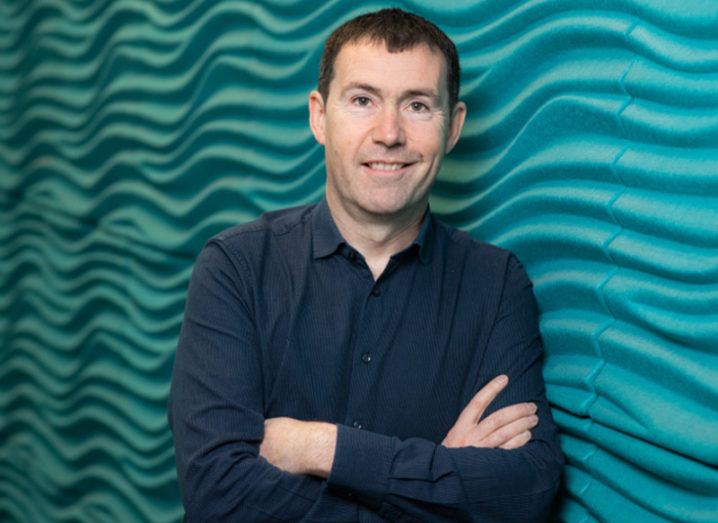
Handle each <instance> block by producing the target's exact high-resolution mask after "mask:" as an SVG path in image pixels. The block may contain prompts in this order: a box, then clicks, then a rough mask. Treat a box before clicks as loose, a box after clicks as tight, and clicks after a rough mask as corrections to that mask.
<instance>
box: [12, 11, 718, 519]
mask: <svg viewBox="0 0 718 523" xmlns="http://www.w3.org/2000/svg"><path fill="white" fill-rule="evenodd" d="M355 5H356V4H355V3H354V2H348V1H333V2H327V3H323V4H322V3H318V2H309V1H306V0H304V1H302V0H297V1H293V2H290V1H286V0H274V1H265V2H261V3H255V2H246V1H217V2H206V1H201V0H195V1H177V2H140V1H126V0H125V1H123V0H118V1H97V2H58V1H51V0H47V1H40V0H37V1H32V0H24V1H23V0H14V1H12V0H11V1H7V2H3V3H2V4H0V520H2V521H18V522H20V521H22V522H50V521H53V522H69V521H85V522H111V521H112V522H116V521H122V522H127V521H147V522H169V521H178V520H179V519H180V517H181V509H180V506H179V498H178V490H177V485H176V478H175V471H174V459H173V450H172V441H171V437H170V433H169V431H168V428H167V425H166V421H165V402H166V396H167V391H168V383H169V378H170V371H171V362H172V358H173V351H174V346H175V341H176V338H177V335H178V331H179V327H180V322H181V319H182V311H183V306H184V298H185V291H186V285H187V280H188V277H189V274H190V270H191V266H192V263H193V260H194V257H195V255H196V254H197V253H198V251H199V249H200V248H201V245H202V243H203V242H204V240H205V239H206V238H208V237H209V236H210V235H211V234H213V233H215V232H217V231H218V230H220V229H222V228H224V227H226V226H229V225H232V224H235V223H236V222H240V221H246V220H249V219H251V218H254V217H256V216H257V215H258V214H259V213H260V212H261V211H264V210H268V209H274V208H277V207H283V206H287V205H293V204H299V203H304V202H308V201H315V200H317V199H318V198H319V197H320V195H321V192H322V183H323V166H322V151H321V150H320V148H319V147H318V146H317V145H315V144H314V142H313V140H312V138H311V135H310V133H309V131H308V128H307V125H306V96H307V93H308V91H309V90H310V89H311V88H312V87H313V85H314V81H315V77H316V72H317V64H318V59H319V54H320V48H321V42H322V40H323V39H324V38H325V37H326V35H327V34H328V32H329V30H330V27H332V26H334V25H335V23H336V22H338V21H339V20H343V19H346V18H348V17H350V16H352V15H355V14H357V13H359V12H360V11H365V10H369V9H371V8H374V7H379V6H381V4H380V3H374V2H369V3H362V4H361V8H355V7H353V6H355ZM401 5H404V6H405V7H408V8H410V9H412V10H414V11H416V12H418V13H420V14H423V15H425V16H427V17H429V18H431V19H432V20H434V21H436V22H437V23H438V24H439V25H441V26H442V27H443V28H444V29H445V30H446V31H447V32H448V33H449V34H450V35H451V36H452V37H453V38H454V39H455V41H456V43H457V45H458V47H459V50H460V52H461V55H462V63H463V68H464V73H465V76H464V82H463V98H464V99H465V100H466V101H467V103H468V106H469V108H470V118H469V120H468V123H467V125H466V128H465V134H464V137H463V139H462V141H461V142H460V145H459V146H458V149H457V150H456V151H455V153H453V154H452V156H451V157H450V158H449V159H448V160H447V161H446V164H445V168H444V170H443V172H442V175H441V177H440V180H439V181H438V182H437V184H436V188H435V189H436V190H435V194H434V197H433V200H432V205H433V208H434V210H435V211H436V212H438V213H439V214H440V215H442V216H443V218H444V219H445V220H446V221H448V222H450V223H452V224H455V225H458V226H461V227H464V228H466V229H468V230H469V231H470V232H471V233H472V234H473V235H475V236H476V237H478V238H482V239H485V240H488V241H492V242H495V243H498V244H500V245H503V246H506V247H508V248H511V249H513V250H514V251H515V252H516V253H518V254H519V256H520V258H521V259H522V260H523V261H524V263H525V265H526V267H527V269H528V271H529V273H530V275H531V276H532V278H533V280H534V282H535V289H536V295H537V298H538V301H539V304H540V307H541V311H542V318H541V328H542V332H543V335H544V338H545V343H546V354H547V358H546V361H545V375H546V380H547V384H548V394H549V398H550V400H551V401H552V403H553V405H554V407H555V410H554V413H555V417H556V421H557V422H558V423H559V425H560V426H561V428H562V430H563V436H562V446H563V449H564V451H565V453H566V455H567V458H568V466H567V469H566V474H565V486H564V491H563V493H562V501H561V503H560V505H559V506H558V508H557V510H556V515H557V517H558V518H559V519H561V520H563V521H569V522H588V521H615V522H623V521H695V522H715V521H718V501H716V500H717V499H718V498H717V496H718V472H717V470H718V421H717V420H718V348H717V347H718V232H717V231H718V3H716V2H714V1H711V0H705V1H701V0H687V1H683V2H669V1H667V0H650V1H648V0H643V1H641V0H634V1H629V0H613V1H612V0H602V1H591V2H589V1H582V0H571V1H569V0H555V1H551V0H546V1H529V2H519V1H505V0H491V1H471V2H470V1H466V0H462V1H454V2H451V3H450V6H449V7H447V5H446V4H445V3H444V2H439V1H438V0H434V1H416V2H404V3H402V4H401Z"/></svg>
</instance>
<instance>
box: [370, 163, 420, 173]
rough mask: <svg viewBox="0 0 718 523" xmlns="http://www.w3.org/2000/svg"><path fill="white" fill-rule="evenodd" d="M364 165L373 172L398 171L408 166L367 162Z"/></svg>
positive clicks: (405, 164)
mask: <svg viewBox="0 0 718 523" xmlns="http://www.w3.org/2000/svg"><path fill="white" fill-rule="evenodd" d="M365 165H367V166H368V167H369V168H370V169H373V170H375V171H398V170H400V169H403V168H404V167H406V166H407V165H410V164H408V163H384V162H369V163H366V164H365Z"/></svg>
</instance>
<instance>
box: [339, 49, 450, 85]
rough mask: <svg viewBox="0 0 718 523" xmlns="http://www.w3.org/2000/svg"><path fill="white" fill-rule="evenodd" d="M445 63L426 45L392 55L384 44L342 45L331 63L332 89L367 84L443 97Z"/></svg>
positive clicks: (437, 53)
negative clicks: (429, 90) (431, 91)
mask: <svg viewBox="0 0 718 523" xmlns="http://www.w3.org/2000/svg"><path fill="white" fill-rule="evenodd" d="M445 78H446V61H445V59H444V56H443V55H442V54H441V53H440V52H438V51H434V50H433V49H431V48H430V47H429V46H428V45H426V44H419V45H416V46H414V47H413V48H411V49H406V50H404V51H399V52H395V53H391V52H389V51H388V50H387V48H386V46H385V45H384V44H383V43H374V42H370V41H366V40H361V41H359V42H351V43H348V44H346V45H344V46H343V47H342V48H341V50H340V51H339V53H338V54H337V58H336V60H335V62H334V78H333V79H332V90H333V89H334V88H335V87H336V88H338V89H340V90H341V89H342V88H343V87H345V86H346V85H349V84H352V83H368V84H371V85H372V86H374V87H377V88H379V89H384V90H390V91H394V90H399V91H401V90H417V89H434V90H437V91H439V92H440V94H441V96H442V97H443V96H445V94H446V93H445V91H446V81H445Z"/></svg>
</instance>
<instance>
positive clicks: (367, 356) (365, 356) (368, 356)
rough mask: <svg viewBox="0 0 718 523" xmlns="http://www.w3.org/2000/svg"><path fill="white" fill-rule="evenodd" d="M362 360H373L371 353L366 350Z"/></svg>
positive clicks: (367, 361) (366, 361)
mask: <svg viewBox="0 0 718 523" xmlns="http://www.w3.org/2000/svg"><path fill="white" fill-rule="evenodd" d="M361 360H362V361H363V362H364V363H369V362H370V361H371V354H370V353H368V352H365V353H364V354H362V355H361Z"/></svg>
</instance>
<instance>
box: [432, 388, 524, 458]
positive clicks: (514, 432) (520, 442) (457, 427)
mask: <svg viewBox="0 0 718 523" xmlns="http://www.w3.org/2000/svg"><path fill="white" fill-rule="evenodd" d="M508 382H509V378H508V376H504V375H501V376H498V377H496V378H494V379H493V380H491V381H490V382H489V383H488V384H486V385H485V386H484V388H482V389H481V390H480V391H479V392H477V393H476V395H475V396H474V397H473V398H471V401H470V402H469V403H468V405H466V407H464V410H462V411H461V414H459V418H458V419H457V420H456V423H454V426H453V427H451V429H450V430H449V432H448V434H447V435H446V437H445V438H444V441H442V442H441V444H442V445H444V446H445V447H450V448H458V447H488V448H502V449H507V450H508V449H516V448H519V447H523V446H524V445H525V444H526V443H528V442H529V440H530V439H531V432H530V429H532V428H533V427H535V426H536V424H537V423H538V416H536V415H535V414H534V413H535V412H536V405H535V404H534V403H517V404H516V405H511V406H509V407H504V408H503V409H500V410H497V411H496V412H494V413H493V414H491V415H490V416H488V417H486V418H485V419H481V416H482V415H483V414H484V411H485V410H486V408H487V407H488V406H489V404H491V402H492V401H494V399H495V398H496V396H498V394H499V392H501V391H502V390H504V388H505V387H506V385H507V384H508ZM479 420H481V421H479Z"/></svg>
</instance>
